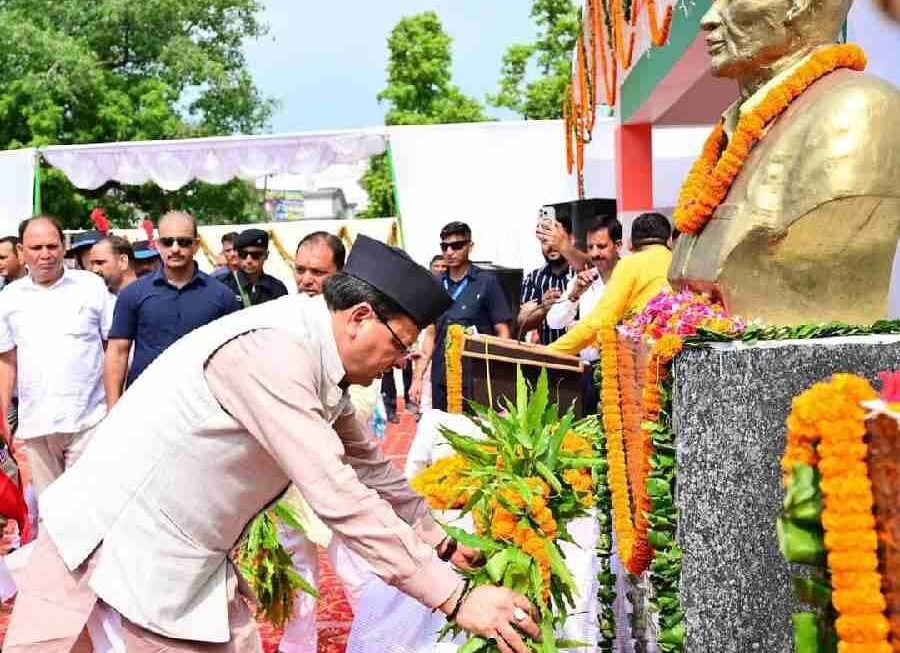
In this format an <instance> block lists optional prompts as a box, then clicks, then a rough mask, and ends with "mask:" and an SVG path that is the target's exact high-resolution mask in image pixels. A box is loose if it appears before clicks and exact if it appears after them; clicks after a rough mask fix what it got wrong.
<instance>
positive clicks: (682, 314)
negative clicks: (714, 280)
mask: <svg viewBox="0 0 900 653" xmlns="http://www.w3.org/2000/svg"><path fill="white" fill-rule="evenodd" d="M746 328H747V323H746V322H745V321H744V320H742V319H741V318H739V317H733V316H730V315H728V313H727V311H726V310H725V308H724V307H723V306H722V305H721V304H719V303H717V302H714V301H713V300H712V299H710V298H709V297H708V296H706V295H702V294H698V293H695V292H693V291H691V290H682V291H679V292H677V293H672V292H671V291H670V290H664V291H663V292H661V293H659V294H658V295H657V296H656V297H654V298H653V299H651V300H650V301H649V302H648V303H647V306H646V307H645V308H644V310H643V311H641V312H640V313H638V314H637V315H634V316H633V317H631V318H630V319H628V320H626V321H625V322H624V323H623V325H622V327H621V331H622V332H623V333H624V334H625V335H626V336H627V337H628V338H629V339H631V340H632V341H634V342H636V343H637V342H641V341H642V340H644V341H649V342H650V343H652V342H654V341H656V340H659V339H660V338H662V337H663V335H665V334H672V335H677V336H680V337H682V338H687V337H690V336H694V335H697V334H699V333H707V334H715V335H721V336H728V337H729V338H734V337H737V336H739V335H740V334H741V333H742V332H743V331H744V329H746Z"/></svg>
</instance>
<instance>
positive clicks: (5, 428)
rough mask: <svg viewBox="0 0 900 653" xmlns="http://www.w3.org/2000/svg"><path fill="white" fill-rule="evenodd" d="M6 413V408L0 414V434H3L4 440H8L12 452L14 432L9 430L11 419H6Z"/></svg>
mask: <svg viewBox="0 0 900 653" xmlns="http://www.w3.org/2000/svg"><path fill="white" fill-rule="evenodd" d="M6 415H7V411H5V410H4V411H3V414H2V415H0V436H3V441H4V442H6V446H7V448H8V449H9V451H10V453H12V432H11V431H10V430H9V421H8V420H7V419H6Z"/></svg>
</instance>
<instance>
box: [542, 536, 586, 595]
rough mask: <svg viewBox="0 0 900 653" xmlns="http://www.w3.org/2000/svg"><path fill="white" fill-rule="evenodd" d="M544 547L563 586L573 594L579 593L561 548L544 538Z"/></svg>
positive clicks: (552, 569) (554, 572) (551, 565)
mask: <svg viewBox="0 0 900 653" xmlns="http://www.w3.org/2000/svg"><path fill="white" fill-rule="evenodd" d="M544 548H545V549H546V550H547V553H548V554H549V556H550V570H551V571H552V572H553V574H554V575H556V577H557V578H559V580H560V582H561V583H562V584H563V586H564V587H565V588H566V589H567V590H568V591H569V592H571V593H572V594H576V595H577V594H578V588H577V587H576V586H575V581H574V579H573V578H572V574H571V573H570V572H569V568H568V567H567V566H566V562H565V560H564V559H563V556H562V554H561V553H560V551H559V548H558V547H557V546H556V545H555V544H554V543H553V542H551V541H550V540H544Z"/></svg>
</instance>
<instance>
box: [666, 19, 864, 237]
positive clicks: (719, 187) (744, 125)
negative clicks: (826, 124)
mask: <svg viewBox="0 0 900 653" xmlns="http://www.w3.org/2000/svg"><path fill="white" fill-rule="evenodd" d="M651 30H652V23H651ZM865 67H866V55H865V53H864V52H863V51H862V49H861V48H860V47H859V46H857V45H853V44H845V45H832V46H828V47H825V48H821V49H819V50H818V51H816V52H815V53H814V54H813V55H812V56H811V57H810V58H809V60H808V61H807V62H806V63H804V64H802V65H801V66H800V67H799V68H798V69H797V70H796V71H795V72H794V73H792V74H791V76H790V77H789V78H788V79H787V80H785V81H783V82H781V84H779V85H778V86H777V87H775V88H774V89H772V90H771V91H769V92H768V94H767V95H766V97H765V98H764V99H763V100H762V101H761V102H760V103H759V104H758V105H757V106H756V108H754V109H753V110H751V111H748V112H747V113H745V114H743V115H742V116H741V118H740V120H739V121H738V124H737V127H736V129H735V132H734V134H733V135H732V137H731V141H730V142H729V143H728V144H727V147H726V144H725V143H726V142H725V129H724V126H723V123H721V122H720V123H719V124H717V125H716V127H715V128H714V129H713V131H712V133H711V134H710V135H709V138H707V140H706V143H705V144H704V146H703V151H702V152H701V154H700V157H699V158H698V159H697V161H696V162H695V163H694V165H693V166H692V167H691V170H690V172H689V173H688V176H687V178H686V179H685V182H684V184H683V185H682V187H681V192H680V193H679V196H678V205H677V206H676V208H675V214H674V220H675V226H676V228H678V229H679V230H680V231H681V232H682V233H687V234H696V233H699V232H700V231H701V230H702V229H703V227H704V226H705V225H706V223H707V222H708V221H709V220H710V219H711V218H712V215H713V213H714V212H715V210H716V208H718V206H719V204H720V203H721V202H722V201H723V200H724V199H725V197H726V195H728V191H729V190H730V189H731V184H732V183H733V182H734V179H735V177H737V175H738V173H739V172H740V171H741V169H742V168H743V166H744V161H745V160H746V159H747V156H749V154H750V151H751V150H752V148H753V146H754V145H755V144H756V142H757V141H758V140H759V139H760V138H762V135H763V133H764V131H765V128H766V126H767V125H768V124H769V123H771V122H772V121H773V120H775V119H776V118H777V117H778V116H780V115H781V114H782V113H783V112H784V110H785V109H787V108H788V106H790V104H791V103H792V102H793V101H794V100H796V99H797V98H798V97H799V96H800V95H802V94H803V93H804V92H805V91H806V89H807V88H809V86H810V85H811V84H812V83H813V82H815V81H817V80H818V79H820V78H821V77H824V76H825V75H827V74H828V73H830V72H832V71H834V70H836V69H838V68H851V69H853V70H864V69H865Z"/></svg>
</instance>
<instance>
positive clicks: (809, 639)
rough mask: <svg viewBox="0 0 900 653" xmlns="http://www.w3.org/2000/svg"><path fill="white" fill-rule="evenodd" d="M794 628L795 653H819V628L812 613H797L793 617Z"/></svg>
mask: <svg viewBox="0 0 900 653" xmlns="http://www.w3.org/2000/svg"><path fill="white" fill-rule="evenodd" d="M791 623H792V624H793V626H794V652H795V653H819V651H820V648H819V626H818V624H817V623H816V615H815V614H813V613H812V612H795V613H794V614H792V615H791Z"/></svg>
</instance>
